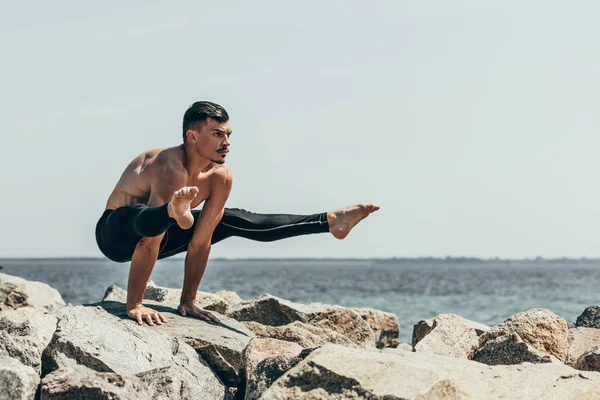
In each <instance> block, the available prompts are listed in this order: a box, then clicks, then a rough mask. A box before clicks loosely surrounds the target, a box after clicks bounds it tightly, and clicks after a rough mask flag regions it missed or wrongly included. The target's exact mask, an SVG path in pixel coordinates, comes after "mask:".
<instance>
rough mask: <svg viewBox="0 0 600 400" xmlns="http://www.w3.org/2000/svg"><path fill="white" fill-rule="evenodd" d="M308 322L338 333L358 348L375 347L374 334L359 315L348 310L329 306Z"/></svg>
mask: <svg viewBox="0 0 600 400" xmlns="http://www.w3.org/2000/svg"><path fill="white" fill-rule="evenodd" d="M308 322H309V323H310V324H311V325H315V326H318V327H324V328H328V329H330V330H332V331H334V332H337V333H340V334H342V335H344V336H345V337H347V338H348V339H350V341H351V342H352V343H354V344H355V345H356V346H358V347H364V348H369V347H375V344H376V336H375V333H374V332H373V330H372V329H371V327H370V326H369V324H368V323H367V322H366V321H365V320H364V319H362V317H361V316H360V314H359V313H357V312H356V311H354V310H351V309H349V308H344V307H339V306H331V307H329V308H327V309H326V310H324V311H322V312H319V313H315V314H314V316H313V317H311V318H310V319H309V321H308Z"/></svg>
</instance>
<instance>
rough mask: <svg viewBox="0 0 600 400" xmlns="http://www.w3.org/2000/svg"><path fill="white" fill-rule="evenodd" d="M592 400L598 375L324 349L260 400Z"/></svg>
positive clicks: (557, 366)
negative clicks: (576, 399)
mask: <svg viewBox="0 0 600 400" xmlns="http://www.w3.org/2000/svg"><path fill="white" fill-rule="evenodd" d="M384 398H385V399H419V400H425V399H453V400H457V399H490V400H493V399H575V398H578V399H595V398H600V373H597V372H581V371H577V370H574V369H573V368H571V367H568V366H566V365H563V364H561V363H551V364H527V363H526V364H523V365H518V366H517V365H514V366H487V365H484V364H480V363H477V362H474V361H470V360H465V359H460V358H453V357H444V356H439V355H436V354H429V353H412V352H398V353H397V354H390V353H388V352H380V351H377V350H368V349H352V348H347V347H342V346H336V345H326V346H323V347H322V348H320V349H317V350H315V351H314V352H313V353H312V354H310V355H309V356H308V357H307V358H306V359H304V360H303V361H301V362H300V363H299V364H298V365H296V366H295V367H294V368H292V369H290V370H289V371H288V372H286V373H285V374H284V375H283V376H282V377H281V378H279V379H278V380H277V381H275V383H273V385H271V387H270V388H269V389H267V390H266V391H265V392H264V394H263V396H262V397H261V400H276V399H277V400H280V399H332V400H337V399H384Z"/></svg>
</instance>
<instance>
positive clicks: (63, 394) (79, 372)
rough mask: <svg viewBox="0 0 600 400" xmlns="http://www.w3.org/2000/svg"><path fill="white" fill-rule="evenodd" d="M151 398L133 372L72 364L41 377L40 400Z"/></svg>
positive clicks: (124, 399)
mask: <svg viewBox="0 0 600 400" xmlns="http://www.w3.org/2000/svg"><path fill="white" fill-rule="evenodd" d="M143 398H146V399H150V398H152V395H151V393H150V391H149V390H148V389H147V388H146V387H145V385H144V383H143V382H142V381H141V380H140V379H139V378H138V377H135V376H122V375H120V374H116V373H112V372H97V371H94V370H91V369H89V368H86V367H83V366H80V365H75V366H72V367H68V368H61V369H58V370H56V371H54V372H52V373H51V374H49V375H46V376H45V377H44V379H42V386H41V400H67V399H68V400H110V399H123V400H126V399H143Z"/></svg>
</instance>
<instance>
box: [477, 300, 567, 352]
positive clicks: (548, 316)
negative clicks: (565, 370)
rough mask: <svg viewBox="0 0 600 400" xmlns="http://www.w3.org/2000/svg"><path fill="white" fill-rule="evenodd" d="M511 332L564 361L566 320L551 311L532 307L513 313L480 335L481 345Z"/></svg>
mask: <svg viewBox="0 0 600 400" xmlns="http://www.w3.org/2000/svg"><path fill="white" fill-rule="evenodd" d="M513 332H514V333H516V334H517V335H519V337H520V338H521V339H523V341H524V342H525V343H527V344H529V345H531V346H533V347H535V348H536V349H538V350H539V351H541V352H543V353H547V354H550V355H553V356H554V357H556V358H558V359H559V360H560V361H564V359H565V355H566V351H567V345H568V336H569V334H568V328H567V322H566V321H565V320H564V319H562V318H560V317H559V316H558V315H556V314H554V313H553V312H552V311H548V310H545V309H543V308H532V309H530V310H528V311H525V312H522V313H519V314H516V315H513V316H512V317H510V318H508V319H507V320H506V321H504V322H502V323H501V324H500V325H497V326H495V327H493V328H491V329H490V330H489V331H487V332H486V333H484V334H483V335H481V337H480V339H481V346H483V345H485V343H486V342H487V341H488V340H492V339H495V338H497V337H499V336H504V335H508V334H511V333H513Z"/></svg>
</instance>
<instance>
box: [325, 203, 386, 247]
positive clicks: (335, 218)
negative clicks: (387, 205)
mask: <svg viewBox="0 0 600 400" xmlns="http://www.w3.org/2000/svg"><path fill="white" fill-rule="evenodd" d="M377 210H379V206H378V205H375V204H357V205H354V206H349V207H345V208H340V209H339V210H335V211H330V212H328V213H327V223H328V224H329V232H331V234H332V235H333V236H334V237H336V238H337V239H343V238H345V237H346V236H348V234H349V233H350V231H351V230H352V228H354V226H355V225H356V224H358V223H359V222H360V221H361V220H363V219H364V218H365V217H366V216H367V215H369V214H371V213H373V212H375V211H377Z"/></svg>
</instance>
